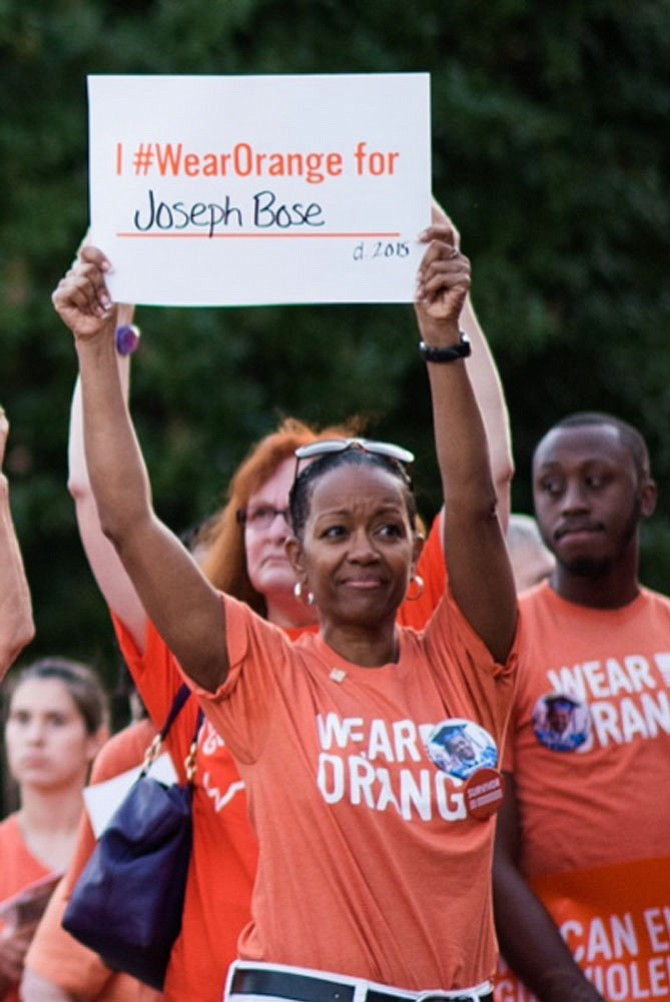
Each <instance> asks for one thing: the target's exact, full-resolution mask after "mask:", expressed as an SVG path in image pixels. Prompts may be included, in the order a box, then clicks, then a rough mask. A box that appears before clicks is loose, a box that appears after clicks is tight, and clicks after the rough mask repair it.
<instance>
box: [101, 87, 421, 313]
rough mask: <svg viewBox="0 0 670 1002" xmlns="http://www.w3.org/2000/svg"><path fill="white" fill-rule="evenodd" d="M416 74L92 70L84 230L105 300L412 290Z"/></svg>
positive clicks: (410, 293)
mask: <svg viewBox="0 0 670 1002" xmlns="http://www.w3.org/2000/svg"><path fill="white" fill-rule="evenodd" d="M429 84H430V81H429V76H428V74H425V73H407V74H353V75H350V74H343V75H317V76H248V77H226V76H160V75H159V76H91V77H89V78H88V92H89V140H90V165H89V166H90V212H91V238H90V239H91V242H92V243H94V244H95V245H96V246H98V247H100V248H101V250H103V251H104V252H105V253H106V254H107V256H108V257H109V259H110V260H111V262H112V265H113V268H114V273H113V275H112V276H110V282H109V285H110V291H111V293H112V296H113V297H114V299H116V300H117V301H118V302H133V303H143V304H148V305H165V306H226V305H227V306H233V305H261V304H280V303H375V302H385V303H394V302H395V303H398V302H411V301H412V300H413V298H414V284H415V276H416V271H417V268H418V264H419V262H420V259H421V255H422V253H423V248H422V246H421V245H420V244H419V243H418V241H417V237H418V235H419V233H420V232H421V231H422V230H423V229H424V228H425V227H426V226H428V225H429V223H430V204H431V168H430V93H429V91H430V86H429Z"/></svg>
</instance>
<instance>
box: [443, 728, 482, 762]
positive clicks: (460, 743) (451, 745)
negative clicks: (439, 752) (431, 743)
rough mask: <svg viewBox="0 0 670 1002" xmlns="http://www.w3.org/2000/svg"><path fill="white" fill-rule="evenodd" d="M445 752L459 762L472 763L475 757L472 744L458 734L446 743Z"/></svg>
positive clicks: (462, 735)
mask: <svg viewBox="0 0 670 1002" xmlns="http://www.w3.org/2000/svg"><path fill="white" fill-rule="evenodd" d="M447 750H448V751H449V752H450V754H452V755H455V756H456V757H457V758H459V759H460V760H461V762H472V760H473V759H474V758H475V757H476V756H475V750H474V748H473V747H472V743H471V742H470V741H469V740H468V738H466V737H465V735H464V734H459V735H458V736H457V737H454V738H450V739H449V741H448V742H447Z"/></svg>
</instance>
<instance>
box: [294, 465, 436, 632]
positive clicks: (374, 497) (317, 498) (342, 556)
mask: <svg viewBox="0 0 670 1002" xmlns="http://www.w3.org/2000/svg"><path fill="white" fill-rule="evenodd" d="M419 546H420V544H419V542H418V540H417V538H416V537H415V534H414V532H413V531H412V527H411V524H410V519H409V515H408V512H407V504H406V496H405V492H404V489H403V486H402V484H401V483H400V481H399V480H397V479H396V477H394V476H393V475H392V474H391V473H387V472H386V471H385V470H383V469H380V468H379V467H375V466H341V467H338V468H336V469H333V470H330V471H329V472H328V473H325V474H324V475H323V476H322V477H321V478H320V479H319V480H318V481H317V482H316V483H315V485H314V488H313V491H312V496H311V502H310V510H309V516H308V518H307V522H306V525H305V532H304V538H303V540H302V545H301V546H298V544H297V543H292V544H291V551H292V554H294V556H295V558H296V559H297V566H298V567H299V568H300V569H301V571H302V572H303V573H304V575H306V579H307V584H308V587H309V588H310V590H311V591H312V592H314V595H315V598H316V603H317V605H318V607H319V610H320V613H321V615H322V618H323V619H324V620H325V619H329V620H330V621H331V622H332V621H337V622H340V623H342V624H345V623H352V624H353V623H358V624H360V625H362V626H363V625H378V624H379V623H380V622H382V621H385V620H388V619H394V618H395V615H396V612H397V609H398V606H399V605H400V603H401V602H402V601H403V599H404V597H405V593H406V590H407V584H408V581H409V577H410V575H411V573H412V570H413V568H414V562H415V560H416V558H417V556H418V551H419Z"/></svg>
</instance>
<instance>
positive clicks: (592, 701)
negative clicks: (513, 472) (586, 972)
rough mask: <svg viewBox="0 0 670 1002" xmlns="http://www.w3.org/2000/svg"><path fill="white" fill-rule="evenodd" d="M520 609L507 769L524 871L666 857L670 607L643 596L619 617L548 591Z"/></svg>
mask: <svg viewBox="0 0 670 1002" xmlns="http://www.w3.org/2000/svg"><path fill="white" fill-rule="evenodd" d="M519 607H520V611H521V613H520V634H519V657H520V668H519V683H518V687H517V691H516V695H515V699H514V707H513V712H512V719H511V722H510V729H509V738H508V744H507V749H506V757H505V763H504V764H505V767H506V768H508V769H510V770H513V772H514V777H515V781H516V789H517V798H518V802H519V811H520V823H521V829H522V856H521V866H522V869H523V872H524V874H525V875H526V876H542V875H546V874H553V873H561V872H563V871H568V870H577V869H588V868H591V867H601V866H607V865H609V864H613V863H625V862H628V861H633V860H642V859H650V858H652V857H656V856H658V857H661V856H667V855H668V854H669V853H670V809H669V807H668V789H669V788H670V599H668V598H666V597H665V596H664V595H659V594H657V593H656V592H653V591H650V590H648V589H646V588H643V589H642V590H641V592H640V594H639V595H638V597H637V598H636V599H635V600H634V601H633V602H631V603H630V604H629V605H626V606H625V607H624V608H622V609H614V610H611V609H590V608H586V607H585V606H581V605H575V604H574V603H572V602H567V601H565V599H562V598H560V597H559V596H558V595H557V594H556V592H555V591H553V590H552V588H551V587H550V586H549V585H548V584H547V583H543V584H541V585H539V586H537V587H536V588H534V589H532V590H531V591H529V592H527V593H526V594H525V595H522V596H521V597H520V599H519ZM557 694H558V695H562V696H563V697H566V698H565V699H563V700H562V701H561V700H560V699H559V700H558V701H557V700H556V699H555V696H556V695H557ZM552 704H553V705H554V706H555V707H556V706H557V707H558V709H557V710H554V715H553V720H554V724H553V726H552V711H551V707H552Z"/></svg>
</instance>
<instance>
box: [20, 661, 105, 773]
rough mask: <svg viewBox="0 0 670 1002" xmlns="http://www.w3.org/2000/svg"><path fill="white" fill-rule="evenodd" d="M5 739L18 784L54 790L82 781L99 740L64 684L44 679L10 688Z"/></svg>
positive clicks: (28, 681) (58, 680) (33, 680)
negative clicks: (92, 733)
mask: <svg viewBox="0 0 670 1002" xmlns="http://www.w3.org/2000/svg"><path fill="white" fill-rule="evenodd" d="M5 743H6V747H7V760H8V763H9V769H10V772H11V774H12V775H13V776H14V778H15V779H16V781H17V782H18V783H19V785H20V786H23V785H27V786H32V787H35V788H39V789H44V790H54V789H58V788H59V787H62V788H66V787H69V786H71V785H73V784H80V785H81V786H83V785H84V783H85V781H86V776H87V772H88V767H89V765H90V763H91V761H92V759H93V757H94V755H95V754H96V752H97V751H98V748H99V744H100V739H99V738H98V737H96V736H93V735H89V734H88V733H87V731H86V724H85V722H84V718H83V717H82V715H81V713H80V712H79V709H78V708H77V704H76V703H75V701H74V699H73V698H72V696H71V695H70V693H69V691H68V688H67V686H66V684H65V683H64V682H61V681H60V679H56V678H44V679H26V681H25V682H22V683H21V684H20V685H19V686H18V688H17V689H16V690H15V691H14V694H13V695H12V698H11V703H10V706H9V716H8V720H7V724H6V726H5Z"/></svg>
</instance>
